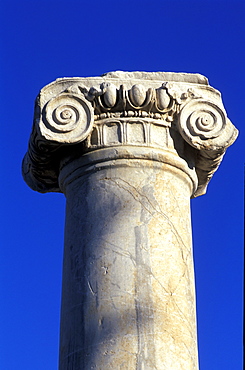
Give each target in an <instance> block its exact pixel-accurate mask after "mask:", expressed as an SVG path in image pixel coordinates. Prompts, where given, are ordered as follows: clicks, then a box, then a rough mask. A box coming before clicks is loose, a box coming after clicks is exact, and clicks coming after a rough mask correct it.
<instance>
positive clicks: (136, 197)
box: [100, 177, 188, 249]
mask: <svg viewBox="0 0 245 370" xmlns="http://www.w3.org/2000/svg"><path fill="white" fill-rule="evenodd" d="M102 180H109V181H111V182H112V183H114V184H116V185H117V186H118V187H119V188H121V189H123V190H125V191H127V192H128V193H129V194H130V195H131V196H132V197H133V198H134V199H135V200H136V201H138V202H139V203H140V204H141V205H142V207H143V208H144V209H145V210H146V211H147V212H148V213H150V215H151V216H152V217H153V218H155V219H156V221H157V222H158V223H159V221H158V219H157V217H156V216H155V214H154V213H153V212H152V211H151V210H150V209H149V208H147V207H146V205H145V204H144V203H143V202H142V201H141V200H140V199H139V197H142V198H145V199H146V200H147V202H148V204H149V206H150V207H151V208H152V209H153V211H155V212H156V213H158V214H160V215H162V216H163V217H164V218H165V220H166V221H167V222H168V224H169V225H170V226H171V227H172V229H173V233H174V235H175V236H176V239H177V240H179V241H180V242H181V244H182V245H183V246H184V247H185V248H186V249H188V247H187V246H186V244H185V242H184V241H183V239H182V237H181V236H180V234H179V232H178V230H177V229H176V227H175V226H174V224H173V222H172V221H171V220H170V219H169V217H168V216H167V215H166V214H165V213H164V212H163V211H162V210H161V207H160V205H159V204H158V202H157V201H156V202H157V206H158V207H159V209H160V210H158V209H157V208H156V206H154V205H153V204H152V202H151V201H150V200H149V199H148V198H147V196H146V195H145V194H142V193H140V192H139V190H138V189H137V188H136V187H134V186H133V185H131V184H129V183H128V182H127V181H125V180H123V179H121V178H115V179H112V178H109V177H104V178H103V179H100V181H102ZM119 181H121V182H124V183H125V184H127V185H128V186H129V188H132V189H133V190H134V191H135V192H136V194H134V193H133V192H132V191H130V189H128V188H126V187H124V186H122V185H121V184H120V183H119ZM160 225H161V224H160Z"/></svg>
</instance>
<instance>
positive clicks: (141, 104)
mask: <svg viewBox="0 0 245 370" xmlns="http://www.w3.org/2000/svg"><path fill="white" fill-rule="evenodd" d="M136 74H137V73H136ZM112 76H114V75H113V74H112ZM123 76H124V75H123V74H122V72H121V73H120V79H118V80H117V79H116V78H114V77H115V76H114V77H113V78H112V77H110V76H109V77H108V76H106V75H105V76H103V77H102V78H101V77H99V78H97V80H96V78H93V79H92V80H91V79H90V78H88V79H82V78H81V79H76V81H74V82H73V81H70V80H69V81H67V80H66V79H63V80H59V81H58V82H55V83H53V84H51V85H50V88H49V86H48V87H46V88H44V89H43V90H42V91H41V93H40V96H39V98H38V99H37V103H36V111H35V117H34V118H35V119H34V125H33V133H32V135H31V138H30V144H29V151H28V154H27V156H26V158H25V161H24V165H23V173H24V176H25V178H26V181H27V182H28V183H29V184H30V186H31V187H35V188H36V190H39V191H41V190H40V188H41V187H42V191H43V189H47V190H46V191H52V190H53V191H57V189H58V185H57V176H58V172H59V154H58V153H60V152H62V153H63V152H64V151H65V150H66V151H69V146H70V145H71V144H79V143H81V155H82V153H83V152H84V151H86V150H96V149H99V148H103V147H104V146H105V147H106V146H115V145H133V146H140V145H142V146H149V147H160V148H162V149H164V148H165V149H167V150H170V149H171V150H177V152H178V147H179V146H181V145H182V146H183V144H180V141H181V140H182V139H183V140H184V142H185V143H186V145H187V146H188V145H189V146H191V147H193V148H194V149H195V150H196V151H197V153H196V155H195V157H196V163H195V166H196V171H197V174H198V177H199V179H200V189H202V190H200V189H199V190H200V193H202V192H203V189H204V188H205V187H206V185H207V182H208V181H209V179H210V178H211V176H212V174H213V172H214V171H215V170H216V169H217V167H218V165H219V163H220V161H221V159H222V154H223V153H224V152H225V150H226V148H227V147H228V146H229V145H231V144H232V143H233V142H234V140H235V139H236V136H237V130H236V129H235V127H234V126H233V125H232V124H231V122H230V120H229V119H228V118H227V116H226V112H225V110H224V108H223V105H222V101H221V98H220V94H219V92H217V91H216V90H215V89H213V88H211V87H210V86H209V85H207V82H206V81H205V84H204V82H203V81H202V79H200V80H201V82H198V83H187V82H186V79H187V77H186V75H185V76H184V81H185V82H176V81H173V82H171V81H164V80H163V81H161V80H160V79H159V76H160V75H158V78H157V80H152V79H151V77H152V76H151V74H150V73H149V74H144V79H142V80H138V79H134V78H132V76H133V75H130V79H128V75H127V74H125V76H126V77H125V78H123ZM175 80H178V78H177V77H176V76H175ZM179 80H181V78H179ZM173 132H177V133H178V136H176V135H175V138H174V139H173ZM176 137H178V139H176ZM181 138H182V139H181ZM61 147H62V148H63V149H61ZM64 148H65V149H64ZM177 152H176V153H177ZM177 154H178V153H177ZM181 155H182V154H181ZM184 156H185V155H184V154H183V157H184ZM210 158H211V160H210ZM30 179H31V180H30ZM48 179H49V180H48ZM51 179H52V180H51ZM52 182H53V184H54V183H55V185H53V187H52ZM35 183H38V185H37V184H35ZM40 184H42V185H40ZM45 184H46V185H45ZM51 189H52V190H51ZM44 191H45V190H44ZM198 195H199V194H198Z"/></svg>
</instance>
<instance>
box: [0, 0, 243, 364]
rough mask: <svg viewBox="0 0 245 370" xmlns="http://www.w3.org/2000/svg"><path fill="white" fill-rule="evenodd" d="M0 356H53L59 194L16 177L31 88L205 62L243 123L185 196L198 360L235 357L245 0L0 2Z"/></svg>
mask: <svg viewBox="0 0 245 370" xmlns="http://www.w3.org/2000/svg"><path fill="white" fill-rule="evenodd" d="M0 14H1V15H0V28H1V30H0V31H1V39H0V53H1V55H0V56H1V60H0V81H1V88H0V103H1V146H0V151H1V155H0V161H1V174H2V179H1V185H0V186H1V192H0V194H1V213H0V221H1V249H0V296H1V300H0V301H1V303H0V320H1V324H0V353H1V354H0V368H1V369H4V370H22V369H25V370H33V369H35V370H53V369H56V368H57V359H58V337H59V310H60V293H61V273H62V271H61V268H62V253H63V231H64V218H65V199H64V196H63V195H62V194H54V193H53V194H45V195H43V194H39V193H35V192H33V191H32V190H30V189H29V188H28V187H27V185H26V184H25V183H24V181H23V180H22V177H21V161H22V158H23V156H24V154H25V152H26V149H27V143H28V139H29V136H30V132H31V126H32V119H33V106H34V100H35V97H36V96H37V94H38V92H39V90H40V89H41V88H42V87H43V86H44V85H46V84H48V83H49V82H51V81H53V80H55V79H56V78H58V77H73V76H80V77H86V76H96V75H100V74H102V73H105V72H108V71H113V70H126V71H134V70H141V71H172V72H191V73H195V72H198V73H201V74H203V75H205V76H207V77H208V79H209V82H210V84H211V85H212V86H213V87H215V88H217V89H218V90H220V91H221V93H222V97H223V102H224V105H225V108H226V110H227V113H228V116H229V118H230V119H231V121H232V122H233V124H234V125H235V126H236V127H237V128H238V129H239V131H240V135H239V138H238V139H237V141H236V142H235V144H233V146H232V147H230V148H229V149H228V151H227V153H226V155H225V157H224V160H223V162H222V164H221V166H220V168H219V170H218V171H217V173H216V174H215V175H214V178H213V179H212V181H211V183H210V185H209V188H208V192H207V194H206V195H204V196H202V197H199V198H196V199H194V200H192V201H191V203H192V218H193V240H194V256H195V270H196V291H197V314H198V337H199V357H200V370H219V369H221V370H233V369H234V370H235V369H236V370H237V369H241V368H242V291H243V287H242V275H243V184H244V182H243V164H244V118H245V117H244V116H245V114H244V113H245V109H244V97H245V93H244V85H245V81H244V80H245V77H244V76H245V74H244V57H245V49H244V41H245V25H244V24H245V21H244V19H245V3H244V2H243V1H236V0H233V1H225V0H223V1H215V0H213V1H201V0H200V1H199V0H196V1H188V0H185V1H184V0H183V1H177V0H172V1H164V0H162V1H160V0H151V1H144V0H141V1H137V0H135V1H134V0H131V1H127V0H126V1H116V0H114V1H108V0H104V1H98V0H94V1H93V2H92V1H91V2H88V1H82V0H81V1H74V0H69V2H68V1H62V0H61V1H56V0H49V1H48V0H42V1H34V0H33V1H31V0H29V1H28V0H22V1H20V0H19V1H16V0H15V1H11V0H2V2H1V5H0Z"/></svg>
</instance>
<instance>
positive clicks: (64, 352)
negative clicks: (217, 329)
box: [23, 71, 237, 370]
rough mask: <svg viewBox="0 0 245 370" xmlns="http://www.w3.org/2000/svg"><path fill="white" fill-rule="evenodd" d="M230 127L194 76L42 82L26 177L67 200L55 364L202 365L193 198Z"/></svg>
mask: <svg viewBox="0 0 245 370" xmlns="http://www.w3.org/2000/svg"><path fill="white" fill-rule="evenodd" d="M236 136H237V130H236V129H235V128H234V126H233V125H232V124H231V122H230V121H229V119H228V118H227V116H226V112H225V110H224V107H223V104H222V100H221V96H220V93H219V92H218V91H217V90H215V89H213V88H212V87H210V86H209V84H208V81H207V79H206V78H205V77H204V76H201V75H198V74H181V73H179V74H177V73H165V72H156V73H147V72H120V71H119V72H110V73H108V74H105V75H103V76H101V77H89V78H63V79H58V80H57V81H55V82H53V83H51V84H49V85H47V86H46V87H44V88H43V89H42V90H41V92H40V94H39V96H38V98H37V101H36V108H35V116H34V124H33V131H32V135H31V138H30V142H29V150H28V153H27V154H26V156H25V159H24V161H23V175H24V178H25V180H26V182H27V183H28V185H29V186H30V187H31V188H32V189H34V190H37V191H40V192H48V191H60V192H63V193H64V194H65V196H66V198H67V211H66V230H65V252H64V267H63V291H62V311H61V335H60V370H68V369H72V370H80V369H166V370H169V369H173V370H178V369H198V356H197V341H196V318H195V289H194V269H193V258H192V241H191V222H190V205H189V203H190V197H195V196H198V195H201V194H204V193H205V191H206V187H207V185H208V182H209V181H210V179H211V177H212V175H213V173H214V172H215V171H216V169H217V168H218V166H219V163H220V161H221V160H222V157H223V154H224V152H225V150H226V148H227V147H228V146H229V145H231V144H232V143H233V141H234V140H235V139H236Z"/></svg>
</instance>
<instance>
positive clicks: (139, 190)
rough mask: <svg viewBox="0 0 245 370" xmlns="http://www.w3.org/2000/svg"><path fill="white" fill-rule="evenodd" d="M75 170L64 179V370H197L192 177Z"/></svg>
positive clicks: (115, 167) (109, 168)
mask: <svg viewBox="0 0 245 370" xmlns="http://www.w3.org/2000/svg"><path fill="white" fill-rule="evenodd" d="M89 155H90V156H91V154H89ZM75 167H76V170H75V169H74V161H73V162H72V163H71V164H70V165H67V166H65V167H64V169H63V172H62V171H61V176H60V178H62V181H63V191H64V193H65V194H66V197H67V210H66V230H65V235H66V236H65V254H64V270H63V293H62V294H63V298H62V313H61V337H60V338H61V339H60V370H69V369H72V370H81V369H93V368H94V369H95V368H98V369H154V368H156V369H168V370H169V369H175V370H176V369H197V368H198V366H197V348H196V346H197V344H196V320H195V293H194V274H193V259H192V241H191V224H190V207H189V202H190V201H189V199H190V194H191V192H192V181H191V179H190V178H189V176H188V175H187V174H186V173H185V172H183V171H182V170H181V169H178V168H176V167H173V166H171V165H169V164H165V163H161V162H158V161H149V160H140V161H139V160H137V159H116V160H115V159H113V160H112V161H108V162H107V163H106V165H105V164H97V166H91V165H90V166H88V165H87V166H84V161H83V160H81V159H80V160H78V163H76V165H75Z"/></svg>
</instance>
